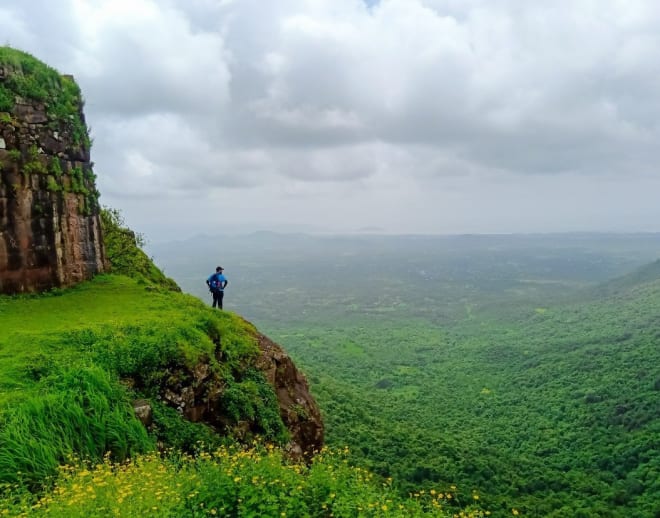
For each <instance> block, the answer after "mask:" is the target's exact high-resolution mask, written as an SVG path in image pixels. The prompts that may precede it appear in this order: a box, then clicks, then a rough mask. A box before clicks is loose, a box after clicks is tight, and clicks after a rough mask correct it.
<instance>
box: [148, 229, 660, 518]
mask: <svg viewBox="0 0 660 518" xmlns="http://www.w3.org/2000/svg"><path fill="white" fill-rule="evenodd" d="M149 250H150V253H152V254H153V255H154V256H155V259H156V262H157V263H158V264H160V265H161V266H163V267H164V269H165V271H166V273H167V274H168V275H170V276H172V277H173V278H174V279H176V281H177V282H178V283H179V284H180V285H181V286H182V288H183V289H184V290H185V291H188V292H190V293H193V294H195V295H198V296H199V297H201V298H203V299H205V300H206V299H207V298H208V294H207V293H206V290H205V285H204V279H205V278H206V276H207V275H208V274H209V273H211V271H212V270H213V268H215V266H216V263H217V264H222V266H224V267H225V269H226V270H225V273H226V275H227V277H228V278H229V280H230V285H229V288H228V290H227V295H226V299H225V300H226V308H227V309H229V310H233V311H236V312H238V313H240V314H241V315H243V316H245V317H246V318H248V319H249V320H251V321H252V322H253V323H255V324H256V325H257V326H258V328H259V329H260V330H261V331H263V332H264V333H266V334H268V335H269V336H271V338H273V339H275V340H276V341H278V342H279V343H281V344H282V345H283V346H284V347H285V348H286V349H287V350H288V351H289V353H290V354H291V355H292V356H293V358H294V360H295V361H296V362H297V363H298V364H299V365H300V366H302V368H303V370H305V372H306V373H307V375H308V378H309V380H310V382H311V386H312V391H313V393H314V394H315V396H316V397H317V399H318V401H319V403H320V405H321V407H322V411H323V414H324V419H325V421H326V426H327V440H328V443H329V444H330V445H332V446H337V447H343V446H348V447H349V449H350V451H351V461H352V462H354V463H355V464H358V465H363V466H366V467H369V468H371V469H372V470H374V471H375V472H377V473H379V474H381V475H383V476H384V477H390V476H391V477H392V478H393V479H394V481H395V483H396V484H398V487H399V489H400V491H401V492H402V493H407V492H408V491H412V490H419V489H420V488H421V489H423V490H424V489H425V490H427V491H443V490H444V491H448V492H449V491H451V493H452V494H453V495H454V497H455V498H457V499H459V501H463V502H467V501H472V500H478V501H479V502H480V504H481V505H482V506H483V508H485V509H488V510H490V511H491V512H492V515H493V516H511V515H512V514H514V515H515V514H518V513H519V514H521V515H525V516H558V517H559V516H613V517H614V516H640V517H642V516H643V517H647V516H648V517H653V516H660V262H658V261H657V260H658V258H659V257H660V235H657V234H637V235H615V234H612V235H609V234H566V235H538V236H536V235H528V236H453V237H432V236H345V237H337V236H307V235H302V234H301V235H279V234H271V233H260V234H253V235H250V236H214V237H205V236H200V237H197V238H193V239H190V240H188V241H186V242H178V243H168V244H160V245H151V246H150V248H149Z"/></svg>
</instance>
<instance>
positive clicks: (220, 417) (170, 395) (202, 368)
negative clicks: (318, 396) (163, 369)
mask: <svg viewBox="0 0 660 518" xmlns="http://www.w3.org/2000/svg"><path fill="white" fill-rule="evenodd" d="M257 339H258V343H259V349H260V351H261V354H260V355H259V357H258V359H257V361H256V364H255V367H256V368H257V369H258V370H260V371H261V372H262V373H263V374H264V377H265V379H266V381H267V382H268V383H269V384H270V385H271V386H272V387H273V391H274V393H275V396H276V397H277V400H278V406H279V413H280V417H281V418H282V422H283V423H284V426H285V427H286V428H287V429H288V431H289V433H290V440H289V443H288V444H287V445H286V449H287V451H288V452H289V453H290V454H291V456H292V457H296V458H300V457H308V458H309V457H311V455H312V454H313V453H314V452H315V451H319V450H320V449H321V447H322V446H323V439H324V429H323V420H322V418H321V413H320V410H319V407H318V405H317V403H316V401H315V400H314V398H313V397H312V395H311V394H310V392H309V385H308V383H307V380H306V378H305V376H304V375H303V373H302V372H300V371H299V370H298V369H297V368H296V366H295V365H294V363H293V361H292V360H291V358H290V357H289V355H288V354H286V352H285V351H284V350H283V349H282V348H281V347H280V346H279V345H277V344H276V343H275V342H273V341H272V340H270V339H269V338H268V337H266V336H264V335H261V334H258V335H257ZM218 360H219V361H222V359H221V358H218ZM166 379H167V380H168V381H167V383H166V384H165V385H164V386H162V387H161V388H160V397H161V398H162V400H163V401H165V402H166V403H167V404H168V405H169V406H171V407H173V408H176V409H177V410H178V411H179V412H180V413H181V414H182V415H183V416H184V417H186V419H188V420H190V421H193V422H203V423H206V424H209V425H211V426H212V427H214V428H215V429H217V430H218V431H220V432H221V433H231V434H232V435H234V436H236V437H238V438H248V437H249V434H250V433H253V432H255V433H259V430H258V427H257V426H256V423H253V422H250V421H245V420H243V421H239V422H234V421H232V419H231V418H229V416H227V415H225V414H224V413H223V410H222V409H223V395H224V392H225V389H226V386H225V382H224V381H223V380H222V379H220V378H218V377H217V376H216V374H215V373H214V372H213V371H212V369H211V368H210V361H209V359H207V360H206V361H205V362H201V363H199V364H197V365H196V366H195V367H194V368H192V369H187V368H184V367H182V366H177V367H173V368H171V369H169V370H168V375H167V377H166Z"/></svg>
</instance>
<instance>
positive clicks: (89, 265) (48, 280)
mask: <svg viewBox="0 0 660 518" xmlns="http://www.w3.org/2000/svg"><path fill="white" fill-rule="evenodd" d="M105 269H106V259H105V253H104V249H103V242H102V237H101V228H100V220H99V206H98V191H97V190H96V186H95V175H94V173H93V170H92V163H91V162H90V153H89V137H88V135H87V128H86V126H85V119H84V116H83V112H82V100H81V97H80V91H79V89H78V87H77V85H76V84H75V82H74V81H73V78H71V77H67V76H60V75H59V74H58V73H57V72H55V71H54V70H53V69H51V68H49V67H47V66H46V65H44V64H43V63H40V62H39V61H37V60H36V59H34V58H32V57H31V56H29V55H27V54H24V53H22V52H19V51H16V50H13V49H8V48H6V47H4V48H0V293H21V292H31V291H43V290H46V289H49V288H52V287H60V286H69V285H72V284H75V283H77V282H80V281H82V280H85V279H88V278H90V277H91V276H92V275H94V274H95V273H98V272H102V271H104V270H105Z"/></svg>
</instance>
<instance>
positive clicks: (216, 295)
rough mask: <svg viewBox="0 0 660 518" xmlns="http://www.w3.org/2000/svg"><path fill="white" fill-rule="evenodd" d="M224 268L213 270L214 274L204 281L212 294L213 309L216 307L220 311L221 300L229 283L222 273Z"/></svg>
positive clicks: (219, 267)
mask: <svg viewBox="0 0 660 518" xmlns="http://www.w3.org/2000/svg"><path fill="white" fill-rule="evenodd" d="M223 271H224V268H223V267H222V266H218V267H217V268H216V269H215V273H212V274H211V275H210V276H209V278H208V279H206V285H207V286H208V287H209V291H210V292H211V293H212V294H213V307H215V306H216V304H217V305H218V309H222V299H223V297H224V296H225V288H226V287H227V284H229V281H228V280H227V277H225V275H224V274H223V273H222V272H223Z"/></svg>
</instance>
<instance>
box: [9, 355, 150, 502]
mask: <svg viewBox="0 0 660 518" xmlns="http://www.w3.org/2000/svg"><path fill="white" fill-rule="evenodd" d="M152 448H153V444H152V442H151V440H150V439H149V437H148V435H147V433H146V430H145V429H144V427H143V426H142V424H141V423H140V422H139V421H138V420H137V419H136V418H135V415H134V412H133V409H132V407H131V405H130V403H129V400H128V397H127V394H126V391H125V390H124V389H123V388H122V387H121V386H120V385H119V384H118V383H117V382H116V381H115V382H113V381H112V380H111V378H110V376H109V375H108V373H107V372H105V371H103V370H102V369H99V368H98V367H87V368H75V369H70V370H64V371H60V372H54V373H52V374H51V375H49V376H47V377H46V378H43V379H42V380H41V382H40V389H39V390H38V391H37V393H36V394H34V395H31V396H29V397H28V398H27V399H26V400H25V401H23V402H22V403H20V404H18V405H16V406H15V407H13V408H11V409H9V410H7V411H6V412H5V413H4V414H3V415H2V427H1V428H0V482H2V483H5V484H18V485H20V486H22V487H28V488H31V489H35V488H39V487H41V486H42V485H43V484H44V483H45V482H47V481H48V480H49V478H51V477H53V476H54V475H55V474H56V473H57V467H58V466H59V465H61V464H64V463H65V462H66V461H67V459H69V458H70V457H71V456H72V455H76V456H79V457H82V458H86V459H90V460H93V461H99V460H101V459H102V457H103V455H104V454H105V453H106V452H112V457H113V458H114V459H116V460H124V459H125V458H127V457H128V456H129V455H130V454H133V453H136V452H141V451H142V452H144V451H147V450H150V449H152Z"/></svg>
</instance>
